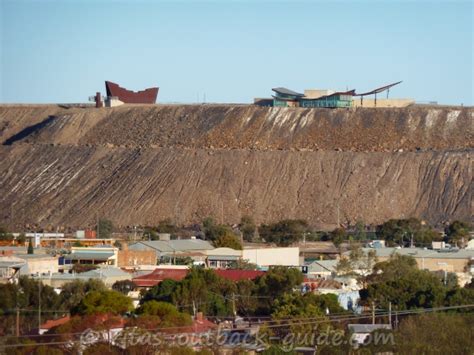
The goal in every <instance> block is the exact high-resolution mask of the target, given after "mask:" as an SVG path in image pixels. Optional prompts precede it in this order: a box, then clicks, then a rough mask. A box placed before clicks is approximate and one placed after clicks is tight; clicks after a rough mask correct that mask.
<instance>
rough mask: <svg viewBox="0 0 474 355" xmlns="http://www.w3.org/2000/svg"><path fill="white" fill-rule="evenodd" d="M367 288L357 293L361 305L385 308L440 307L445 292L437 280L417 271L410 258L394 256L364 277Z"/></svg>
mask: <svg viewBox="0 0 474 355" xmlns="http://www.w3.org/2000/svg"><path fill="white" fill-rule="evenodd" d="M367 283H368V286H367V287H366V289H365V290H362V291H361V292H360V294H361V299H362V301H363V302H366V303H368V304H369V303H372V302H374V303H375V304H377V305H380V306H381V307H382V308H385V309H388V307H389V303H392V305H394V306H395V307H396V308H397V309H399V310H405V309H413V308H433V307H438V306H442V305H443V303H444V298H445V295H446V289H445V287H444V286H443V284H442V283H441V281H440V280H439V279H438V277H437V276H436V275H434V274H432V273H430V272H429V271H427V270H419V269H418V267H417V266H416V261H415V260H414V259H413V258H412V257H408V256H399V255H398V254H396V255H394V256H393V257H392V258H391V259H390V260H388V261H384V262H381V263H378V264H376V265H375V266H374V273H373V274H372V275H371V276H369V277H368V278H367Z"/></svg>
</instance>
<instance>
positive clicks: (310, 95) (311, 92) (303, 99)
mask: <svg viewBox="0 0 474 355" xmlns="http://www.w3.org/2000/svg"><path fill="white" fill-rule="evenodd" d="M400 83H401V81H399V82H396V83H392V84H389V85H385V86H382V87H379V88H376V89H374V90H371V91H367V92H363V93H356V91H355V89H352V90H346V91H333V90H327V89H324V90H322V89H308V90H305V91H304V94H301V93H299V92H296V91H293V90H290V89H287V88H284V87H277V88H273V89H272V91H273V92H274V93H275V94H274V95H272V97H273V101H272V100H271V99H268V98H256V99H254V104H255V105H258V106H274V107H303V108H350V107H374V108H375V107H406V106H409V105H411V104H413V103H414V100H412V99H389V98H388V95H389V92H390V88H392V87H393V86H395V85H398V84H400ZM382 92H386V93H387V98H385V99H380V98H378V99H377V94H380V93H382ZM369 95H370V96H371V95H373V96H374V98H373V99H365V101H364V98H365V97H366V96H369ZM355 97H359V98H360V100H359V99H354V98H355Z"/></svg>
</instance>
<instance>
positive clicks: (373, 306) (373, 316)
mask: <svg viewBox="0 0 474 355" xmlns="http://www.w3.org/2000/svg"><path fill="white" fill-rule="evenodd" d="M372 324H375V303H374V302H372Z"/></svg>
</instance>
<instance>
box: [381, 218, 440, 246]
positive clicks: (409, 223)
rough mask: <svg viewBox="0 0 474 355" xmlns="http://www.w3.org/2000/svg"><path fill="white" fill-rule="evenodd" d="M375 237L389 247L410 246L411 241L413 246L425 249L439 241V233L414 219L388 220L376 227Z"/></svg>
mask: <svg viewBox="0 0 474 355" xmlns="http://www.w3.org/2000/svg"><path fill="white" fill-rule="evenodd" d="M376 235H377V238H379V239H383V240H385V241H386V243H387V245H389V246H394V245H401V246H410V244H411V242H412V241H413V243H414V244H415V245H418V246H426V247H427V246H431V242H433V241H439V240H441V235H440V234H439V233H437V232H436V231H434V230H433V229H432V228H431V227H429V226H426V225H424V224H423V223H422V222H421V221H420V220H418V219H416V218H409V219H390V220H388V221H387V222H385V223H383V224H381V225H379V226H377V228H376Z"/></svg>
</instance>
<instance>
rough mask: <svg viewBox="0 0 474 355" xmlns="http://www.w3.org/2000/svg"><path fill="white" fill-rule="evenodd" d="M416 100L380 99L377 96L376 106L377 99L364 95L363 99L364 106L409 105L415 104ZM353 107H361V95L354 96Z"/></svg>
mask: <svg viewBox="0 0 474 355" xmlns="http://www.w3.org/2000/svg"><path fill="white" fill-rule="evenodd" d="M414 103H415V100H413V99H379V98H377V106H375V99H374V98H373V96H372V98H368V97H364V100H363V101H362V106H363V107H369V108H370V107H407V106H410V105H413V104H414ZM352 107H361V105H360V97H354V99H353V101H352Z"/></svg>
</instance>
